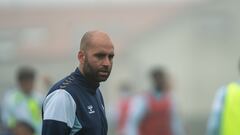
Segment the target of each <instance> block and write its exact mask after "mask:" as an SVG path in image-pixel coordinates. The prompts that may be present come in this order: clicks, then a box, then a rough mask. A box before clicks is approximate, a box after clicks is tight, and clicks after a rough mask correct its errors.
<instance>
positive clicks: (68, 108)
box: [42, 89, 76, 135]
mask: <svg viewBox="0 0 240 135" xmlns="http://www.w3.org/2000/svg"><path fill="white" fill-rule="evenodd" d="M75 112H76V103H75V101H74V99H73V98H72V96H71V95H70V94H69V93H68V92H67V91H65V90H62V89H59V90H55V91H54V92H52V93H50V94H49V95H48V96H47V97H46V99H45V100H44V103H43V126H42V135H69V134H70V133H71V129H72V127H73V125H74V121H75V118H76V113H75Z"/></svg>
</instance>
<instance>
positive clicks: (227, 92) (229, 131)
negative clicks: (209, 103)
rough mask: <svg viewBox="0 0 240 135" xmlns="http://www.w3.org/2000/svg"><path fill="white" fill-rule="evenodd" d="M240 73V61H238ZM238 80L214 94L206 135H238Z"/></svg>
mask: <svg viewBox="0 0 240 135" xmlns="http://www.w3.org/2000/svg"><path fill="white" fill-rule="evenodd" d="M238 68H239V71H240V60H239V67H238ZM239 105H240V80H238V81H234V82H230V83H229V84H227V85H225V86H222V87H221V88H219V90H218V91H217V93H216V96H215V99H214V103H213V108H212V113H211V115H210V118H209V121H208V127H207V135H240V130H239V127H240V107H239Z"/></svg>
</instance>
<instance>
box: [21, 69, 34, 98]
mask: <svg viewBox="0 0 240 135" xmlns="http://www.w3.org/2000/svg"><path fill="white" fill-rule="evenodd" d="M34 80H35V70H34V69H33V68H31V67H22V68H20V69H19V70H18V73H17V82H18V85H19V87H20V89H21V90H22V91H23V92H24V93H26V94H29V93H31V92H32V90H33V87H34Z"/></svg>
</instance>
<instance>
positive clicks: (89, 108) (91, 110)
mask: <svg viewBox="0 0 240 135" xmlns="http://www.w3.org/2000/svg"><path fill="white" fill-rule="evenodd" d="M87 108H88V110H89V111H88V113H89V114H92V113H95V111H94V110H93V106H92V105H89V106H88V107H87Z"/></svg>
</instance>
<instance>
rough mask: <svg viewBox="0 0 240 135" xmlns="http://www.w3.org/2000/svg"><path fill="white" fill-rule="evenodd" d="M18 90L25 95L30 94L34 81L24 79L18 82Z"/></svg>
mask: <svg viewBox="0 0 240 135" xmlns="http://www.w3.org/2000/svg"><path fill="white" fill-rule="evenodd" d="M19 85H20V88H21V90H22V91H23V92H25V93H31V92H32V90H33V87H34V79H26V80H22V81H20V82H19Z"/></svg>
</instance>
